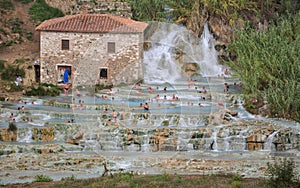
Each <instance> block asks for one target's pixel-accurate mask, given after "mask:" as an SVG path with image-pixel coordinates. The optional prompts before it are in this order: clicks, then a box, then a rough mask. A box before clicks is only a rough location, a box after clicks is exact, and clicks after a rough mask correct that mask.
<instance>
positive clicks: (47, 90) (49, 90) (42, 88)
mask: <svg viewBox="0 0 300 188" xmlns="http://www.w3.org/2000/svg"><path fill="white" fill-rule="evenodd" d="M60 92H61V89H60V88H59V87H57V86H55V85H53V84H40V85H39V86H38V87H37V88H35V87H34V86H31V87H30V88H29V89H28V90H26V95H27V96H57V95H59V94H60Z"/></svg>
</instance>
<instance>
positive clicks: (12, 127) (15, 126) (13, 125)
mask: <svg viewBox="0 0 300 188" xmlns="http://www.w3.org/2000/svg"><path fill="white" fill-rule="evenodd" d="M8 129H9V130H10V131H13V132H14V131H16V130H18V128H17V125H16V124H15V123H14V122H9V124H8Z"/></svg>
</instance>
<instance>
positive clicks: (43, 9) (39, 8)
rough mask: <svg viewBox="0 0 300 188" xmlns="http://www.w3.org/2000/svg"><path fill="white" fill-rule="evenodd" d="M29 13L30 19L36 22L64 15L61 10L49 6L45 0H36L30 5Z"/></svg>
mask: <svg viewBox="0 0 300 188" xmlns="http://www.w3.org/2000/svg"><path fill="white" fill-rule="evenodd" d="M29 14H30V16H31V19H33V20H34V21H36V22H43V21H45V20H48V19H51V18H56V17H62V16H64V13H63V12H62V11H61V10H59V9H57V8H53V7H51V6H49V5H48V4H47V3H46V2H45V0H36V1H35V2H34V3H33V5H32V6H31V7H30V9H29Z"/></svg>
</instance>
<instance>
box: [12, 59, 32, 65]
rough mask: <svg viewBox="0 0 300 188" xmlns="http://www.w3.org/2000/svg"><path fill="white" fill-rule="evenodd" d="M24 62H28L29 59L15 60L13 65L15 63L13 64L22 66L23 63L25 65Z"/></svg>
mask: <svg viewBox="0 0 300 188" xmlns="http://www.w3.org/2000/svg"><path fill="white" fill-rule="evenodd" d="M26 61H30V59H29V58H21V59H15V61H14V63H15V64H23V63H25V62H26Z"/></svg>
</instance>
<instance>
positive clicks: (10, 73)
mask: <svg viewBox="0 0 300 188" xmlns="http://www.w3.org/2000/svg"><path fill="white" fill-rule="evenodd" d="M0 73H1V79H2V80H6V81H15V80H16V78H17V76H21V77H22V78H24V77H25V70H24V69H22V68H19V66H13V65H7V66H6V67H5V68H4V69H1V70H0Z"/></svg>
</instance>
